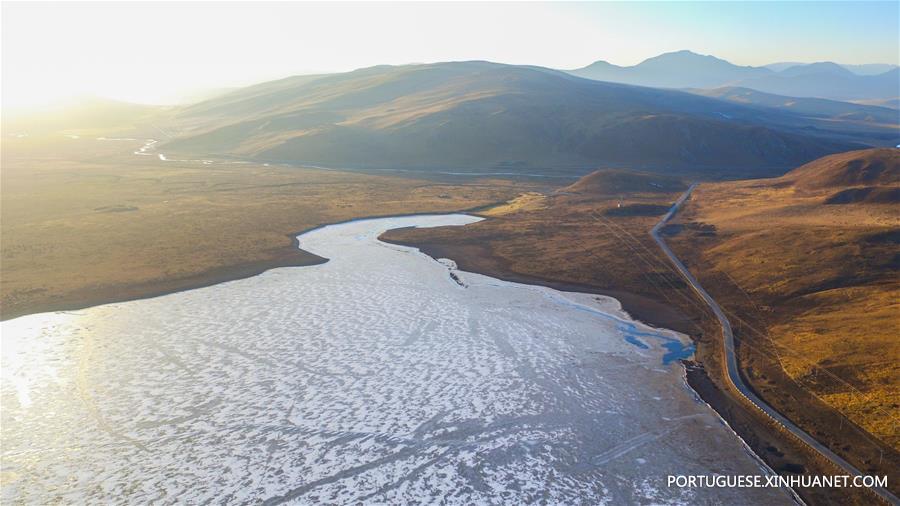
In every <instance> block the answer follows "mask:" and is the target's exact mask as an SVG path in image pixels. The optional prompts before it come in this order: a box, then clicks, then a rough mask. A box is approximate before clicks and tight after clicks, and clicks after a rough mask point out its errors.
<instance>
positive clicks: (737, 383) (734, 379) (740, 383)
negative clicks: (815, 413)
mask: <svg viewBox="0 0 900 506" xmlns="http://www.w3.org/2000/svg"><path fill="white" fill-rule="evenodd" d="M696 186H697V184H696V183H694V184H692V185H691V186H690V188H688V189H687V191H685V192H684V193H683V194H682V195H681V196H680V197H679V198H678V200H676V201H675V204H673V205H672V207H671V208H670V209H669V211H668V212H667V213H666V215H665V216H663V218H662V219H661V220H660V221H659V223H657V224H656V226H654V227H653V229H652V230H651V231H650V235H652V236H653V239H654V240H655V241H656V243H657V244H659V247H660V248H662V250H663V252H664V253H665V254H666V256H667V257H669V260H671V261H672V264H673V265H674V266H675V268H676V269H678V272H680V273H681V275H682V276H683V277H684V278H685V280H687V282H688V283H689V284H690V285H691V288H693V289H694V291H695V292H697V295H699V296H700V297H701V298H702V299H703V300H704V301H705V302H706V304H707V305H708V306H709V307H710V309H712V311H713V313H715V315H716V318H718V319H719V324H720V325H721V326H722V335H723V337H724V340H725V364H726V370H727V372H728V381H729V383H731V386H732V387H733V388H734V389H735V390H736V391H737V392H738V393H740V394H741V395H742V396H743V397H744V398H745V399H747V400H748V401H749V402H750V403H751V404H753V405H754V406H756V407H757V408H758V409H759V410H760V411H762V412H763V414H765V415H766V416H768V417H769V418H770V419H772V420H773V421H775V423H777V424H778V425H780V426H781V427H782V428H784V429H785V430H787V431H788V432H790V433H791V434H793V435H794V436H796V437H797V438H798V439H800V440H801V441H803V442H804V443H806V444H807V445H808V446H810V447H811V448H812V449H813V450H815V451H817V452H818V453H819V454H820V455H822V456H823V457H825V458H826V459H827V460H829V461H831V463H832V464H834V465H835V466H837V467H838V468H840V469H842V470H843V471H845V472H846V473H847V474H849V475H851V476H863V473H862V472H860V471H859V469H857V468H856V467H854V466H853V465H852V464H850V463H849V462H847V461H846V460H844V459H843V458H841V457H840V456H838V455H837V454H835V453H834V452H832V451H831V450H830V449H828V447H827V446H825V445H823V444H822V443H820V442H818V441H817V440H816V439H815V438H813V437H812V436H810V435H809V434H807V433H806V432H804V431H803V430H802V429H801V428H800V427H797V426H796V425H794V423H793V422H791V421H790V420H788V419H787V418H785V417H784V416H783V415H782V414H781V413H779V412H778V411H776V410H775V409H774V408H773V407H772V406H769V405H768V404H766V403H765V402H764V401H763V400H762V399H760V398H759V397H758V396H757V395H756V394H755V393H753V391H752V390H750V387H748V386H747V384H746V383H744V380H743V378H741V374H740V371H739V370H738V363H737V357H736V355H735V353H734V332H733V331H732V329H731V322H729V321H728V318H727V317H726V316H725V312H724V311H723V310H722V308H721V307H720V306H719V304H718V303H716V301H715V300H713V298H712V297H711V296H710V295H709V293H707V291H706V290H705V289H703V287H702V286H700V283H699V282H698V281H697V279H696V278H695V277H694V275H693V274H691V271H689V270H688V268H687V267H685V265H684V264H683V263H682V262H681V260H679V259H678V257H677V256H675V253H673V252H672V250H671V249H670V248H669V246H668V245H667V244H666V242H665V241H664V240H663V239H662V237H661V236H660V233H659V232H660V230H662V227H663V226H665V225H666V223H668V222H669V220H671V219H672V217H673V216H675V213H677V212H678V210H679V209H680V208H681V206H682V205H683V204H684V202H685V201H686V200H687V199H688V197H690V196H691V193H692V192H693V191H694V188H696ZM871 490H872V491H873V492H875V493H876V494H877V495H878V496H879V497H881V498H882V499H884V500H885V501H887V502H888V503H889V504H893V505H895V506H897V505H900V499H898V498H897V496H895V495H894V494H893V493H892V492H891V491H890V490H888V489H887V488H884V487H872V488H871Z"/></svg>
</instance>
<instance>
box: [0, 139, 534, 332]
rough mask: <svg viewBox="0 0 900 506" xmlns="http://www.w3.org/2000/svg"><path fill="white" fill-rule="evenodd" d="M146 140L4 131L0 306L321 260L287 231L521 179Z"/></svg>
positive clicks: (67, 302) (503, 188)
mask: <svg viewBox="0 0 900 506" xmlns="http://www.w3.org/2000/svg"><path fill="white" fill-rule="evenodd" d="M142 144H143V141H125V140H120V141H99V140H96V139H95V138H94V137H90V138H77V139H73V138H67V137H64V136H61V135H55V136H53V137H46V138H33V137H25V138H12V137H5V138H4V139H3V144H2V172H0V196H2V199H0V211H2V223H0V267H2V275H0V293H2V298H0V311H2V318H3V319H8V318H13V317H15V316H19V315H22V314H27V313H33V312H40V311H48V310H58V309H67V308H78V307H84V306H89V305H94V304H98V303H103V302H111V301H119V300H127V299H133V298H140V297H146V296H153V295H158V294H162V293H167V292H170V291H173V290H180V289H185V288H191V287H196V286H202V285H206V284H210V283H215V282H220V281H224V280H229V279H236V278H240V277H244V276H249V275H253V274H256V273H258V272H261V271H263V270H266V269H268V268H272V267H278V266H284V265H305V264H309V263H315V262H319V261H321V259H319V258H318V257H315V256H314V255H310V254H307V253H304V252H302V251H298V250H297V249H296V248H295V247H294V246H293V235H294V234H295V233H296V232H299V231H303V230H305V229H308V228H312V227H315V226H318V225H322V224H327V223H333V222H338V221H343V220H348V219H353V218H359V217H365V216H373V215H390V214H406V213H416V212H444V211H455V210H461V209H467V208H471V207H476V206H483V205H485V204H489V203H492V202H497V201H503V200H505V199H508V198H510V197H512V196H514V195H516V194H518V193H519V192H522V191H524V190H528V189H530V188H532V185H530V184H527V183H516V182H512V181H508V180H497V179H492V180H486V179H484V180H477V179H468V180H461V179H444V180H437V179H431V180H425V179H412V178H402V177H393V176H387V175H367V174H360V173H347V172H339V171H325V170H315V169H301V168H296V167H286V166H263V165H261V164H244V163H224V162H217V163H212V164H203V163H201V162H199V161H185V162H178V161H172V162H163V161H161V160H159V159H158V158H157V157H156V156H137V155H134V154H133V152H134V151H135V150H136V149H138V148H139V147H140V146H141V145H142Z"/></svg>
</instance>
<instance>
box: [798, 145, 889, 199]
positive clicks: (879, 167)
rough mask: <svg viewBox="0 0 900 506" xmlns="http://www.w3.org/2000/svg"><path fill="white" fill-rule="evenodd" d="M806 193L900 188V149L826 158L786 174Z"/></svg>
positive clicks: (879, 149)
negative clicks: (899, 186) (832, 189)
mask: <svg viewBox="0 0 900 506" xmlns="http://www.w3.org/2000/svg"><path fill="white" fill-rule="evenodd" d="M780 179H782V180H783V181H786V182H790V183H791V184H793V185H795V186H796V187H798V188H800V189H803V190H817V189H822V188H839V189H846V188H848V187H854V186H889V185H898V184H900V149H894V148H878V149H863V150H859V151H849V152H847V153H838V154H836V155H831V156H826V157H824V158H820V159H818V160H814V161H812V162H809V163H807V164H806V165H803V166H802V167H798V168H796V169H794V170H792V171H791V172H788V173H787V174H785V175H784V176H783V177H782V178H780Z"/></svg>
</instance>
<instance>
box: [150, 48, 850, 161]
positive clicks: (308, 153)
mask: <svg viewBox="0 0 900 506" xmlns="http://www.w3.org/2000/svg"><path fill="white" fill-rule="evenodd" d="M806 126H808V124H804V122H803V120H802V119H800V118H798V117H797V116H795V115H792V114H789V113H784V112H780V111H772V110H769V109H760V108H754V107H748V106H746V105H742V104H734V103H729V102H726V101H721V100H716V99H712V98H707V97H701V96H696V95H691V94H688V93H682V92H676V91H663V90H657V89H651V88H642V87H635V86H628V85H621V84H611V83H602V82H596V81H591V80H587V79H582V78H578V77H574V76H570V75H567V74H564V73H562V72H557V71H552V70H548V69H542V68H538V67H522V66H509V65H500V64H494V63H488V62H455V63H440V64H429V65H408V66H400V67H391V66H380V67H372V68H367V69H361V70H358V71H354V72H349V73H345V74H333V75H326V76H302V77H294V78H288V79H283V80H280V81H274V82H271V83H264V84H262V85H257V86H254V87H251V88H246V89H243V90H239V91H237V92H234V93H231V94H227V95H225V96H223V97H219V98H216V99H213V100H209V101H206V102H202V103H200V104H196V105H194V106H191V107H188V108H185V109H184V110H182V111H181V112H180V113H179V114H178V115H177V117H176V126H175V128H174V129H175V131H177V132H178V134H177V137H176V138H174V139H172V140H170V141H168V142H167V143H166V144H165V145H164V148H165V149H166V150H168V151H173V152H187V153H194V154H216V155H232V156H240V157H249V158H255V159H259V160H268V161H289V162H304V163H311V164H319V165H326V166H342V167H359V168H424V169H429V168H497V167H501V168H512V169H514V170H522V171H525V170H529V169H531V170H534V169H548V168H588V167H595V166H596V165H597V164H599V163H610V164H621V165H628V166H631V167H638V168H647V169H653V170H665V171H685V170H691V171H695V172H696V171H710V170H715V171H720V172H722V173H735V172H740V173H744V174H746V173H779V172H781V171H783V169H784V168H787V167H790V166H796V165H799V164H801V163H804V162H807V161H809V160H811V159H814V158H817V157H819V156H822V155H825V154H829V153H832V152H837V151H844V150H847V149H852V148H853V147H854V146H857V144H855V143H854V142H852V141H849V140H835V138H834V136H831V135H829V134H828V133H827V132H812V133H810V131H809V130H808V129H806V130H804V127H806Z"/></svg>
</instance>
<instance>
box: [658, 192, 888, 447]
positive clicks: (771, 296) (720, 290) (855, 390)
mask: <svg viewBox="0 0 900 506" xmlns="http://www.w3.org/2000/svg"><path fill="white" fill-rule="evenodd" d="M832 191H833V190H822V191H820V192H810V191H799V190H797V189H796V188H795V187H794V186H792V185H783V184H773V183H772V182H771V181H761V182H735V183H716V184H704V185H701V186H700V187H698V189H697V191H696V192H695V195H694V196H693V197H692V199H691V200H690V201H689V203H688V204H687V205H686V207H685V209H684V212H683V213H682V215H681V217H680V219H679V220H678V222H680V223H683V224H685V225H687V227H686V228H685V233H684V234H678V235H676V236H675V237H672V238H671V239H670V242H671V243H672V244H673V248H674V249H675V250H676V251H677V252H678V253H679V254H680V255H683V256H684V257H685V258H688V259H689V260H690V261H691V263H692V264H693V266H695V267H697V268H696V269H695V271H696V272H698V273H699V274H700V277H701V282H704V284H707V285H709V289H710V291H711V292H712V293H713V295H714V296H716V297H718V298H720V299H721V300H723V301H724V302H725V303H726V308H729V306H727V304H729V303H730V309H732V310H733V311H734V312H735V313H737V314H738V315H739V316H742V317H743V319H744V320H745V323H744V328H743V336H742V337H743V340H744V342H745V344H746V346H745V348H747V349H746V350H745V351H744V352H743V353H744V356H745V358H746V361H747V362H748V363H749V367H754V366H755V367H756V368H757V371H756V372H757V373H758V374H754V373H753V372H751V373H749V374H748V377H749V379H751V381H753V380H755V381H756V382H757V384H758V386H757V385H754V386H756V387H757V388H758V389H760V390H766V389H768V388H770V387H771V385H767V381H766V380H767V379H770V378H764V377H763V376H765V373H764V372H760V371H763V370H766V369H767V368H766V367H764V366H763V365H762V364H763V362H765V361H769V362H772V361H773V357H774V362H775V363H776V364H780V366H781V367H782V368H783V370H784V372H786V373H787V375H788V376H789V377H790V379H791V380H793V381H794V382H796V383H797V384H799V385H800V386H802V387H803V388H804V389H806V390H808V391H810V392H812V393H813V394H815V395H816V396H817V397H818V398H820V399H821V400H823V401H824V402H826V403H827V404H828V405H830V406H832V407H834V408H836V409H837V410H839V411H840V412H841V413H843V414H845V415H846V416H847V417H849V418H850V419H851V420H853V421H854V422H856V423H857V424H859V425H860V426H861V427H863V428H865V429H866V430H867V431H869V432H870V433H871V434H873V435H875V436H876V437H878V438H880V439H881V440H883V441H884V442H886V443H888V444H889V445H891V446H893V447H894V448H895V449H898V448H900V339H897V337H898V336H900V278H898V271H897V258H896V255H897V250H896V244H895V242H894V243H892V242H891V241H890V240H885V239H884V238H886V237H888V235H889V234H891V233H897V230H898V229H900V206H898V205H896V204H872V203H866V204H847V205H825V204H823V202H824V200H825V199H826V198H827V197H828V195H829V194H830V193H831V192H832ZM710 227H714V230H715V232H714V233H713V234H705V235H700V234H698V233H696V231H697V230H701V229H706V230H710V229H711V228H710ZM886 234H887V235H886ZM894 241H896V240H894ZM698 246H699V247H698ZM766 346H768V348H769V349H768V351H766V352H765V353H770V352H771V355H770V356H769V357H766V356H764V355H763V354H762V353H763V352H758V351H755V350H754V348H764V347H766ZM784 402H785V403H788V402H790V400H789V399H785V400H784Z"/></svg>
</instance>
